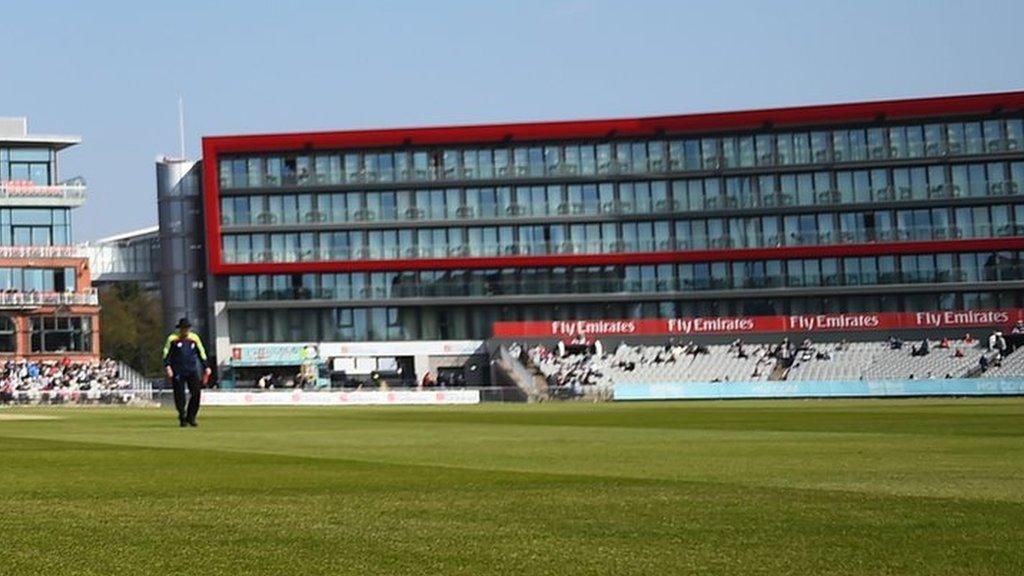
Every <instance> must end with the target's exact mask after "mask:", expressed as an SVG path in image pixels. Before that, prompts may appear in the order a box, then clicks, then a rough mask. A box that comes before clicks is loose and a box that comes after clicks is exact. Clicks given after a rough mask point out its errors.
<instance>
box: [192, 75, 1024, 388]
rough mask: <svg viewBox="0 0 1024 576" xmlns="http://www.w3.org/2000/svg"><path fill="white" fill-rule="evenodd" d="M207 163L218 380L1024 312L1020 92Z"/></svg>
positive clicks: (290, 147) (241, 154)
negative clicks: (586, 342)
mask: <svg viewBox="0 0 1024 576" xmlns="http://www.w3.org/2000/svg"><path fill="white" fill-rule="evenodd" d="M203 155H204V157H203V177H204V180H203V188H204V190H203V205H204V211H205V214H204V217H205V227H206V236H205V240H206V242H205V243H206V248H207V251H208V256H209V258H208V262H209V272H210V276H211V282H212V286H211V289H212V290H213V299H214V300H215V301H216V302H215V304H214V306H213V309H214V311H215V313H216V320H215V325H216V336H217V340H218V346H217V349H218V352H219V357H220V360H221V363H222V365H223V366H229V365H230V364H231V362H232V360H236V361H239V365H243V364H244V362H242V361H243V360H244V359H245V358H247V355H248V354H249V353H250V349H251V348H252V347H253V346H256V347H262V352H259V354H262V356H261V357H262V358H263V359H264V360H267V361H268V362H273V361H274V360H273V359H274V358H277V356H276V354H277V353H276V352H268V350H269V348H267V346H266V345H269V344H289V345H294V351H295V355H298V354H300V353H301V354H309V352H308V350H309V346H310V345H314V346H320V347H321V349H322V350H321V351H320V356H321V357H323V356H331V357H334V356H336V355H338V354H341V355H344V354H348V353H355V351H357V350H360V349H361V348H360V346H363V347H364V348H365V347H366V346H368V345H367V344H366V343H368V342H369V343H372V350H373V351H374V353H376V354H379V355H381V356H386V355H390V356H408V357H410V358H417V360H416V361H415V371H416V372H417V373H421V372H422V369H424V368H425V367H427V366H430V367H432V368H433V367H435V366H434V365H433V364H430V363H428V361H427V360H426V357H428V356H434V355H443V354H444V350H445V348H444V345H443V343H453V342H461V343H466V342H470V343H472V342H479V341H481V340H483V339H486V338H488V337H490V336H491V333H492V326H493V324H494V323H495V322H498V321H529V320H563V319H636V318H676V317H723V316H730V317H732V316H772V315H794V314H819V313H820V314H837V313H859V312H907V311H932V310H975V309H1003V308H1018V307H1020V306H1021V305H1022V301H1021V298H1022V290H1021V288H1022V287H1024V267H1022V264H1021V259H1022V256H1024V194H1022V188H1024V92H1012V93H1001V94H983V95H973V96H955V97H938V98H920V99H910V100H894V101H884V102H869V103H858V104H840V105H824V106H805V107H797V108H780V109H770V110H755V111H745V112H723V113H712V114H691V115H683V116H664V117H652V118H633V119H619V120H593V121H568V122H542V123H526V124H499V125H487V126H457V127H441V128H412V129H386V130H359V131H342V132H322V133H299V134H277V135H252V136H219V137H208V138H205V139H204V150H203ZM389 343H396V344H389ZM398 343H400V344H398ZM471 349H472V346H471V345H468V344H467V345H461V344H460V345H451V346H450V347H449V348H448V350H452V352H451V353H452V354H453V356H458V355H461V354H463V353H466V352H467V351H471ZM302 350H306V351H305V352H300V351H302ZM283 355H284V356H287V355H288V354H283ZM268 359H269V360H268ZM292 361H294V359H293V360H292ZM343 364H344V366H350V365H351V364H349V363H345V362H343Z"/></svg>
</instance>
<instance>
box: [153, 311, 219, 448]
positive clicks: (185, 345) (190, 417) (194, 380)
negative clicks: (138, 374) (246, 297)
mask: <svg viewBox="0 0 1024 576" xmlns="http://www.w3.org/2000/svg"><path fill="white" fill-rule="evenodd" d="M175 328H176V329H175V331H174V332H172V333H171V335H170V336H168V337H167V340H166V341H165V342H164V355H163V357H164V370H165V371H166V372H167V379H168V380H170V381H171V387H172V388H173V389H174V406H175V408H177V409H178V424H179V425H180V426H181V427H182V428H184V427H185V426H198V424H197V423H196V416H197V415H198V414H199V396H200V391H201V389H202V385H203V384H206V382H207V381H208V380H209V378H210V367H209V365H208V364H207V363H206V349H205V348H204V347H203V341H202V340H201V339H200V338H199V335H198V334H196V333H195V332H193V331H192V323H191V322H189V321H188V318H182V319H180V320H178V325H177V326H176V327H175ZM200 366H202V369H203V372H202V377H201V379H200V375H199V367H200ZM186 388H188V394H189V398H188V406H187V407H186V405H185V389H186Z"/></svg>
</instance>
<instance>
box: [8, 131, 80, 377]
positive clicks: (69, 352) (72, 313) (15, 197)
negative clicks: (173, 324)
mask: <svg viewBox="0 0 1024 576" xmlns="http://www.w3.org/2000/svg"><path fill="white" fill-rule="evenodd" d="M79 142H81V139H80V138H79V137H78V136H52V135H39V134H30V133H29V132H28V122H27V120H26V119H25V118H0V356H2V357H6V358H28V359H63V358H71V359H73V360H95V359H98V358H99V350H100V347H99V344H100V343H99V337H98V331H99V326H98V320H99V305H98V301H97V297H96V293H95V291H94V290H93V289H92V288H91V284H90V278H91V276H90V269H89V261H88V255H87V254H86V252H85V251H84V250H83V249H82V248H80V247H77V246H75V245H74V244H73V243H72V233H71V221H72V216H71V213H72V210H73V209H74V208H77V207H79V206H81V205H82V204H83V203H84V202H85V192H86V188H85V183H84V181H82V179H81V178H74V179H70V180H66V181H62V180H61V179H60V177H59V172H58V166H59V154H60V152H61V151H62V150H64V149H65V148H67V147H69V146H73V145H75V144H78V143H79Z"/></svg>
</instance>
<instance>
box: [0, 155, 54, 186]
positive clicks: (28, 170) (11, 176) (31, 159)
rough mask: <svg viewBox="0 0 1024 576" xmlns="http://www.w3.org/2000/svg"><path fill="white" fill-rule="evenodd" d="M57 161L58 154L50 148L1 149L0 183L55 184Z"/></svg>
mask: <svg viewBox="0 0 1024 576" xmlns="http://www.w3.org/2000/svg"><path fill="white" fill-rule="evenodd" d="M56 159H57V153H56V152H55V151H54V150H52V149H50V148H2V147H0V183H4V182H19V183H28V182H31V183H32V184H35V185H37V186H48V185H50V184H54V183H56V171H55V170H54V166H55V163H56Z"/></svg>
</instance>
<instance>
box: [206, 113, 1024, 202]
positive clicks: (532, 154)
mask: <svg viewBox="0 0 1024 576" xmlns="http://www.w3.org/2000/svg"><path fill="white" fill-rule="evenodd" d="M1021 149H1024V120H1022V119H1021V118H998V119H987V120H984V121H982V120H980V119H979V120H974V121H967V122H960V121H958V122H941V123H928V124H911V125H899V126H890V127H881V126H878V127H868V128H847V129H836V130H818V131H799V132H790V131H784V132H778V133H766V134H741V135H728V136H719V135H711V136H704V137H692V138H684V139H655V140H635V141H614V142H552V143H537V144H535V145H516V146H507V147H493V146H488V147H479V148H476V147H472V148H451V149H446V148H445V147H437V148H429V149H415V148H414V149H403V150H380V151H355V150H353V151H337V152H313V153H295V154H268V155H253V156H245V157H234V158H221V159H220V160H219V162H220V164H219V173H220V187H221V189H222V190H229V189H239V188H280V187H291V186H332V185H339V184H363V183H377V182H384V183H387V182H422V181H452V180H458V181H464V180H494V179H501V180H506V179H520V178H544V177H553V176H557V177H562V176H603V175H622V174H650V173H664V172H703V171H714V170H721V169H734V168H769V167H780V166H800V165H814V164H830V163H835V164H841V163H857V162H870V161H880V160H908V159H910V160H912V159H924V158H936V159H940V158H950V157H969V156H975V155H982V154H998V153H1002V152H1019V151H1021Z"/></svg>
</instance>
